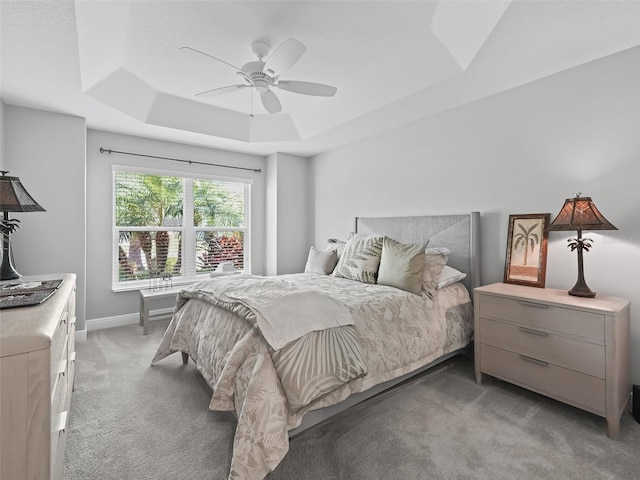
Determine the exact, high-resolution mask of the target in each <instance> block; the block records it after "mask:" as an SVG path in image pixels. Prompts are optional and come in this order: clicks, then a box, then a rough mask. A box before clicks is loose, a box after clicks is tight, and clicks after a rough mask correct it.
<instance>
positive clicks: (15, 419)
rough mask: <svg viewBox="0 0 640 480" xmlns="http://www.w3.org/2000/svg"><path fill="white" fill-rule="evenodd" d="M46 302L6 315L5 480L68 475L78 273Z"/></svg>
mask: <svg viewBox="0 0 640 480" xmlns="http://www.w3.org/2000/svg"><path fill="white" fill-rule="evenodd" d="M57 278H63V279H64V281H63V282H62V284H61V285H60V287H59V288H58V290H57V291H56V292H55V293H54V294H53V295H52V296H51V297H50V298H49V299H48V300H46V301H45V302H44V303H42V304H40V305H36V306H32V307H20V308H10V309H4V310H0V420H1V429H0V478H1V479H3V480H4V479H7V480H9V479H11V480H23V479H29V480H46V479H59V478H60V477H61V475H62V464H63V461H64V449H65V443H66V435H67V434H66V429H67V426H68V424H69V420H68V412H69V406H70V404H71V391H72V389H73V377H74V362H75V323H76V317H75V298H76V297H75V292H76V276H75V274H64V275H62V274H59V275H48V276H46V277H44V276H43V277H26V278H24V279H23V280H24V281H32V280H48V279H57Z"/></svg>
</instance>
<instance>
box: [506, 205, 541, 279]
mask: <svg viewBox="0 0 640 480" xmlns="http://www.w3.org/2000/svg"><path fill="white" fill-rule="evenodd" d="M548 236H549V214H548V213H533V214H527V215H509V234H508V237H507V258H506V262H505V267H504V283H515V284H518V285H528V286H530V287H539V288H544V282H545V276H546V272H547V238H548Z"/></svg>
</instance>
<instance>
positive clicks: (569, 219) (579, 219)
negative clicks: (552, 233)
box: [549, 193, 618, 231]
mask: <svg viewBox="0 0 640 480" xmlns="http://www.w3.org/2000/svg"><path fill="white" fill-rule="evenodd" d="M549 230H557V231H570V230H579V231H582V230H618V229H617V228H616V227H614V226H613V225H612V224H611V222H609V220H607V219H606V218H604V215H602V214H601V213H600V211H599V210H598V209H597V208H596V206H595V204H594V203H593V200H591V197H581V196H580V194H579V193H576V196H575V197H574V198H567V199H566V200H565V201H564V205H563V206H562V210H560V213H559V214H558V216H557V217H556V218H555V219H554V220H553V222H551V223H550V224H549Z"/></svg>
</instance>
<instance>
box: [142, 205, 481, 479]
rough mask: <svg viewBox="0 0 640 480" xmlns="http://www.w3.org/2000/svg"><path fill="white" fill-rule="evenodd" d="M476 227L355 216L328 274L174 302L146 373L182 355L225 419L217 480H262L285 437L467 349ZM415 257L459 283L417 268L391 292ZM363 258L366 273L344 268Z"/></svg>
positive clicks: (473, 222) (215, 290) (231, 282)
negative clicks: (229, 447)
mask: <svg viewBox="0 0 640 480" xmlns="http://www.w3.org/2000/svg"><path fill="white" fill-rule="evenodd" d="M479 218H480V214H479V213H478V212H472V213H470V214H463V215H440V216H421V217H383V218H361V217H360V218H356V219H355V223H354V232H355V235H354V237H353V238H352V239H350V240H348V241H346V242H345V245H344V247H345V248H344V250H343V251H342V252H341V256H340V259H338V260H337V265H336V266H335V268H333V267H332V271H333V274H321V273H302V274H292V275H282V276H277V277H258V276H253V275H235V276H231V277H223V278H215V279H211V280H206V281H203V282H198V283H196V284H194V285H192V286H191V287H189V288H187V289H185V290H183V291H181V292H180V293H179V295H178V300H177V304H176V310H175V313H174V316H173V318H172V320H171V322H170V324H169V326H168V328H167V331H166V332H165V334H164V336H163V339H162V341H161V343H160V346H159V347H158V350H157V352H156V355H155V356H154V358H153V360H152V364H153V363H156V362H158V361H161V360H162V359H163V358H165V357H167V356H169V355H171V354H173V353H176V352H182V354H183V359H185V361H186V359H188V358H191V359H192V360H193V362H194V363H195V365H196V368H197V369H198V371H199V372H200V373H201V374H202V376H203V378H204V379H205V381H206V382H207V383H208V384H209V386H210V387H211V388H212V397H211V402H210V405H209V408H210V409H212V410H222V411H231V412H233V413H234V414H235V415H236V417H237V419H238V423H237V427H236V432H235V436H234V445H233V455H232V461H231V466H230V472H229V480H261V479H263V478H264V477H265V476H266V475H268V473H269V472H271V471H273V470H274V469H275V468H276V467H277V465H278V464H279V463H280V461H281V460H282V459H283V458H284V456H285V455H286V453H287V451H288V447H289V440H290V438H293V437H295V435H297V434H299V433H300V432H302V431H304V430H305V429H307V428H310V427H311V426H313V425H316V424H318V423H319V422H322V421H324V420H326V419H327V418H330V417H331V416H333V415H335V414H337V413H338V412H341V411H343V410H344V409H346V408H349V407H350V406H352V405H355V404H356V403H360V402H362V401H364V400H366V399H367V398H370V397H372V396H373V395H376V394H378V393H380V392H381V391H383V390H386V389H388V388H391V387H392V386H394V385H395V384H397V383H400V382H402V381H404V380H406V379H407V378H409V377H411V376H413V375H416V374H418V373H420V372H422V371H424V370H425V369H428V368H430V367H432V366H434V365H436V364H438V363H440V362H442V361H444V360H446V359H448V358H450V357H452V356H454V355H456V354H458V353H460V352H462V351H463V350H464V349H465V348H466V347H468V345H469V344H470V342H471V341H472V339H473V312H472V306H471V295H470V292H472V289H473V288H474V287H475V286H478V285H479V270H478V254H477V252H478V236H479V235H478V231H479ZM381 239H382V240H381ZM362 242H365V243H362ZM367 242H368V243H367ZM363 245H364V247H363ZM374 247H375V248H374ZM378 247H379V248H378ZM383 247H384V249H383ZM354 249H355V250H354ZM376 249H377V250H376ZM312 250H313V248H312ZM331 250H338V249H334V248H332V246H328V247H327V249H326V251H331ZM374 250H375V251H374ZM354 251H355V252H356V253H357V254H356V255H355V256H354ZM417 251H419V252H422V255H423V257H420V258H424V264H425V265H427V264H428V263H429V262H430V261H434V262H435V263H438V262H440V264H441V265H444V263H446V266H447V267H449V268H450V269H455V271H456V272H458V274H461V273H462V274H464V275H465V276H464V278H462V279H461V280H459V281H454V282H453V283H451V284H450V285H443V286H442V288H437V286H436V284H437V283H438V280H440V279H441V277H440V278H433V279H430V278H429V276H428V275H427V270H428V269H427V267H426V266H425V267H424V270H422V267H420V268H421V271H420V278H419V282H420V283H419V285H420V287H419V291H416V290H415V288H416V287H415V282H414V281H413V280H412V281H411V284H410V285H409V286H405V283H401V284H400V286H397V285H396V284H395V283H393V282H394V281H396V280H395V278H397V275H396V276H395V277H394V275H393V274H390V273H389V272H392V271H393V269H394V266H396V264H399V263H401V262H402V259H403V258H408V257H409V256H411V257H412V260H411V261H412V262H413V261H414V260H415V259H416V258H417V256H416V254H415V252H417ZM372 252H373V253H372ZM376 252H379V253H376ZM390 252H396V255H395V256H394V255H392V253H390ZM398 252H399V253H398ZM425 253H426V255H425ZM322 255H323V258H324V257H326V255H325V254H322ZM367 255H369V256H370V257H375V255H378V262H379V263H378V266H376V267H375V269H376V275H368V276H367V275H366V274H367V272H366V268H364V267H362V268H361V265H360V266H358V265H356V267H358V268H356V267H353V265H355V264H357V262H355V263H354V262H353V261H352V260H353V259H354V258H356V259H361V258H364V257H366V256H367ZM336 256H337V253H336ZM443 256H444V260H443V259H442V258H443ZM310 258H311V252H310ZM369 260H370V258H368V259H367V261H369ZM394 262H395V263H394ZM442 262H444V263H442ZM420 265H422V263H421V264H420ZM350 268H352V269H353V268H356V270H357V272H358V274H362V276H361V277H358V276H357V274H356V277H352V276H350V275H351V274H352V273H351V272H350V270H349V269H350ZM369 268H374V267H371V266H370V265H369ZM443 268H444V267H443ZM441 270H442V268H440V270H438V275H439V272H440V271H441ZM423 271H424V275H423ZM324 273H326V272H324ZM461 276H462V275H459V276H458V277H456V280H457V279H458V278H459V277H461ZM390 278H391V279H392V280H391V281H390V282H388V281H387V280H388V279H390ZM412 278H413V279H414V280H415V272H413V273H412ZM431 280H433V282H432V283H429V282H430V281H431ZM403 281H404V279H403ZM378 282H381V283H387V284H386V285H384V284H380V283H378ZM425 282H426V283H425ZM390 285H396V286H390ZM425 285H432V287H429V288H427V287H426V286H425ZM412 289H413V290H412Z"/></svg>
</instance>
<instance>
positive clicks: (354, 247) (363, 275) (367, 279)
mask: <svg viewBox="0 0 640 480" xmlns="http://www.w3.org/2000/svg"><path fill="white" fill-rule="evenodd" d="M383 239H384V237H380V236H374V235H363V234H358V235H354V236H353V237H351V238H350V239H349V240H348V241H347V243H346V245H345V246H344V251H343V252H342V254H341V255H340V258H339V259H338V264H337V265H336V268H335V269H334V270H333V275H334V276H336V277H339V278H348V279H349V280H357V281H358V282H362V283H376V280H377V278H378V267H379V266H380V255H381V254H382V242H383Z"/></svg>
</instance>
